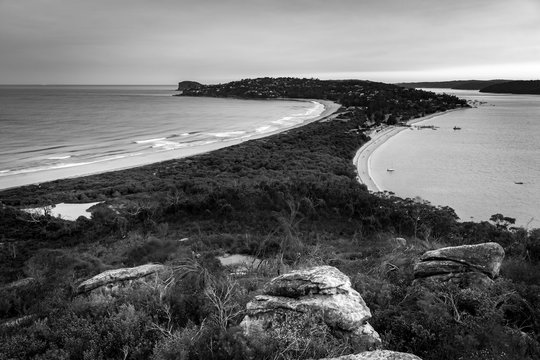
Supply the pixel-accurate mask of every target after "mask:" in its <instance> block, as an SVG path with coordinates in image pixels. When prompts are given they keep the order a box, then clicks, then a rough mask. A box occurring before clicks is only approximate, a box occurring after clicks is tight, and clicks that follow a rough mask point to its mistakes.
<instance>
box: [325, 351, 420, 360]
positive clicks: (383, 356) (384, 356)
mask: <svg viewBox="0 0 540 360" xmlns="http://www.w3.org/2000/svg"><path fill="white" fill-rule="evenodd" d="M323 360H422V359H421V358H419V357H418V356H416V355H413V354H408V353H402V352H397V351H390V350H375V351H364V352H362V353H360V354H354V355H345V356H340V357H337V358H327V359H323Z"/></svg>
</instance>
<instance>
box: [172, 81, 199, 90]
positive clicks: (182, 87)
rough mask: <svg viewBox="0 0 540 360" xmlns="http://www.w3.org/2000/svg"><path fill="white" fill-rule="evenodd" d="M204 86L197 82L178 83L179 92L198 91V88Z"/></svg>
mask: <svg viewBox="0 0 540 360" xmlns="http://www.w3.org/2000/svg"><path fill="white" fill-rule="evenodd" d="M200 86H202V85H201V84H200V83H198V82H196V81H180V82H179V83H178V88H177V89H176V90H177V91H183V90H186V89H196V88H198V87H200Z"/></svg>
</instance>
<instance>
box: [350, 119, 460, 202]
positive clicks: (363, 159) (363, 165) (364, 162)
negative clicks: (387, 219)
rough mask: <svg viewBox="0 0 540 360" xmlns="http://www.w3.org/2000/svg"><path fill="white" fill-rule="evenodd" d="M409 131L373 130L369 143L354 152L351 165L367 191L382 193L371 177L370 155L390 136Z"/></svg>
mask: <svg viewBox="0 0 540 360" xmlns="http://www.w3.org/2000/svg"><path fill="white" fill-rule="evenodd" d="M457 110H460V109H452V110H447V111H443V112H439V113H435V114H431V115H428V116H424V117H420V118H416V119H412V120H409V121H408V122H407V124H408V125H414V124H418V123H421V122H423V121H426V120H430V119H433V118H434V117H438V116H441V115H445V114H448V113H449V112H452V111H457ZM407 129H409V128H408V127H405V126H388V127H384V128H380V129H377V130H374V131H373V132H372V133H371V134H369V137H370V138H371V140H370V141H368V142H367V143H365V144H364V145H363V146H362V147H361V148H360V149H358V151H357V152H356V155H355V156H354V159H353V164H354V165H355V166H356V169H357V173H358V176H357V179H358V181H359V182H360V183H361V184H364V185H366V186H367V188H368V190H369V191H372V192H380V191H383V190H384V189H382V188H381V187H380V186H379V185H377V183H376V182H375V180H374V179H373V177H372V175H371V155H373V153H374V152H375V150H377V149H378V148H379V147H380V146H381V145H383V144H384V143H385V142H386V141H388V139H390V138H391V137H392V136H395V135H396V134H398V133H400V132H401V131H403V130H407Z"/></svg>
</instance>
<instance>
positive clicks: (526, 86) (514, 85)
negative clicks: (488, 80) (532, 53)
mask: <svg viewBox="0 0 540 360" xmlns="http://www.w3.org/2000/svg"><path fill="white" fill-rule="evenodd" d="M480 92H482V93H496V94H504V93H506V94H531V95H540V80H520V81H510V82H505V83H502V84H494V85H491V86H487V87H485V88H483V89H481V90H480Z"/></svg>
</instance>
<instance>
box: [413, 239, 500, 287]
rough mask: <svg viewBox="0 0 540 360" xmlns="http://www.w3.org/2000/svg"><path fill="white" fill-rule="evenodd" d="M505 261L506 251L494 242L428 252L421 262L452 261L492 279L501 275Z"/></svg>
mask: <svg viewBox="0 0 540 360" xmlns="http://www.w3.org/2000/svg"><path fill="white" fill-rule="evenodd" d="M503 259H504V249H503V248H502V246H501V245H499V244H497V243H494V242H489V243H483V244H476V245H462V246H453V247H445V248H441V249H437V250H432V251H427V252H426V253H424V255H422V256H421V257H420V260H421V261H430V260H450V261H454V262H458V263H462V264H465V265H467V266H470V267H472V268H475V269H478V270H480V271H482V272H483V273H485V274H487V275H489V276H490V277H491V278H495V277H496V276H497V275H499V270H500V268H501V264H502V261H503Z"/></svg>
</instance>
